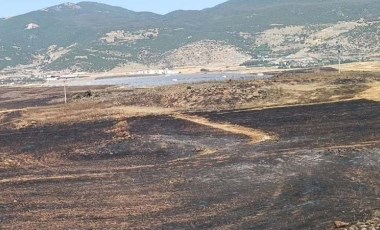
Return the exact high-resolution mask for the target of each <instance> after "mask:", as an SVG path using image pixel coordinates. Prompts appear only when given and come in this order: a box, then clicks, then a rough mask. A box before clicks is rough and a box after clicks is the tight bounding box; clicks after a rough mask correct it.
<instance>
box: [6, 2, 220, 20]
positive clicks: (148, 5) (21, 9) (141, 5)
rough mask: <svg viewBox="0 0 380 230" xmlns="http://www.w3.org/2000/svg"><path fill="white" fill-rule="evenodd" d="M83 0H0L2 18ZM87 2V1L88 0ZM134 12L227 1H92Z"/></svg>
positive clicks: (168, 10) (187, 8) (187, 7)
mask: <svg viewBox="0 0 380 230" xmlns="http://www.w3.org/2000/svg"><path fill="white" fill-rule="evenodd" d="M81 1H83V0H80V1H78V0H71V1H70V0H0V17H10V16H16V15H20V14H24V13H28V12H30V11H34V10H40V9H43V8H46V7H50V6H54V5H58V4H61V3H64V2H73V3H77V2H81ZM86 1H87V0H86ZM91 1H95V2H101V3H105V4H108V5H113V6H121V7H123V8H126V9H129V10H134V11H150V12H154V13H159V14H166V13H169V12H171V11H174V10H179V9H181V10H200V9H204V8H208V7H213V6H215V5H218V4H220V3H222V2H225V1H226V0H91Z"/></svg>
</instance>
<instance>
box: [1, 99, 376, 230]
mask: <svg viewBox="0 0 380 230" xmlns="http://www.w3.org/2000/svg"><path fill="white" fill-rule="evenodd" d="M379 114H380V104H378V103H372V102H368V101H351V102H342V103H334V104H324V105H310V106H297V107H288V108H276V109H266V110H261V111H250V110H245V111H225V112H220V113H203V114H197V115H202V116H205V117H207V118H208V119H211V120H214V121H218V122H230V123H235V124H239V125H244V126H248V127H251V128H255V129H262V130H263V131H266V132H271V133H272V134H276V135H277V136H278V140H272V141H268V142H264V143H261V144H258V145H252V144H250V143H249V140H246V139H244V137H242V136H236V135H230V134H228V133H225V132H221V131H219V130H215V129H209V128H207V127H203V126H199V125H196V124H192V123H191V122H187V121H181V120H177V119H172V118H170V117H166V116H159V117H145V118H130V119H127V123H128V130H129V131H130V132H131V133H132V134H133V136H134V137H133V138H132V139H127V140H114V139H113V138H112V134H110V133H108V132H103V131H104V130H110V129H112V127H113V126H114V125H115V124H116V123H117V121H104V122H103V123H100V124H99V123H93V124H85V125H84V124H83V126H78V127H82V128H79V130H77V129H76V127H75V126H73V127H66V128H65V127H59V128H58V127H55V128H56V131H59V130H60V129H63V130H65V129H67V130H66V131H62V133H61V137H59V138H58V139H54V135H53V134H52V132H50V131H49V130H48V129H46V127H43V128H42V129H41V130H42V131H43V132H46V135H44V136H38V135H35V137H33V136H34V134H33V133H29V134H27V133H25V135H24V136H22V135H21V136H20V135H18V134H10V136H11V137H10V139H7V140H6V139H5V138H4V137H0V138H2V139H1V143H7V144H6V146H8V148H4V147H3V148H2V149H0V150H1V152H4V151H6V149H10V150H8V151H11V150H12V147H13V150H12V151H16V149H18V148H16V147H15V146H17V145H19V146H23V144H24V142H25V144H26V143H31V142H33V141H32V140H33V138H35V140H34V141H35V142H37V141H39V140H40V139H41V138H42V139H43V141H46V143H56V144H57V146H56V147H54V146H55V145H52V149H51V150H48V149H47V147H44V145H43V144H42V145H41V144H39V145H38V148H37V149H39V148H40V149H42V150H44V149H45V151H46V154H48V153H49V152H51V151H58V152H59V151H60V150H61V149H62V145H58V144H59V143H66V144H68V145H69V144H70V143H75V140H77V139H78V140H80V141H81V142H83V143H82V144H77V145H75V146H76V148H77V149H82V150H85V149H86V148H89V146H96V145H97V144H98V143H102V142H104V141H106V142H105V143H107V144H106V145H105V146H104V147H102V148H99V149H97V150H96V149H95V150H93V151H94V153H98V154H95V155H92V154H90V155H87V156H84V157H80V158H75V157H73V156H75V148H73V149H67V151H68V153H66V155H67V156H70V157H69V158H67V159H66V158H65V160H66V161H64V162H62V163H61V164H59V165H47V166H35V167H31V168H24V169H20V168H18V169H3V170H2V171H0V191H1V193H0V194H1V196H0V226H1V227H2V228H4V229H144V228H145V229H329V228H333V221H334V220H343V221H347V222H354V221H357V220H362V219H365V218H367V217H368V216H369V215H370V213H371V212H372V211H373V210H375V209H378V208H379V207H380V199H379V194H380V170H379V169H378V168H379V166H380V143H379V139H380V134H379V132H378V130H379V128H380V127H379V123H380V115H379ZM37 129H38V128H37ZM71 129H75V130H74V131H70V130H71ZM28 131H30V130H28ZM48 131H49V132H48ZM71 132H72V133H71ZM91 132H93V133H94V134H93V136H92V135H91V134H90V133H91ZM70 133H71V134H70ZM74 133H83V135H84V136H83V138H81V137H80V134H78V136H76V134H74ZM66 136H69V137H70V136H72V138H71V139H70V141H69V142H70V143H69V142H64V138H65V137H66ZM24 140H25V141H24ZM46 146H47V144H46ZM203 150H213V151H203ZM33 151H35V150H33ZM12 153H13V152H11V153H9V152H8V153H7V154H12ZM202 153H203V154H202ZM205 153H207V154H205ZM14 154H16V153H14ZM24 154H28V152H24ZM33 154H37V152H34V153H33ZM98 155H101V156H102V157H99V156H98ZM20 177H21V179H23V180H20ZM17 179H19V180H17Z"/></svg>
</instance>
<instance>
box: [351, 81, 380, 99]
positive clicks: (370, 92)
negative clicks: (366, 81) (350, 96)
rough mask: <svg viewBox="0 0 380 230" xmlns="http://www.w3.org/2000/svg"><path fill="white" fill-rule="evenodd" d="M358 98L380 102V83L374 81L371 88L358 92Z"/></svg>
mask: <svg viewBox="0 0 380 230" xmlns="http://www.w3.org/2000/svg"><path fill="white" fill-rule="evenodd" d="M356 98H357V99H366V100H370V101H378V102H380V83H379V82H376V83H374V84H373V85H372V87H371V88H369V89H367V90H366V91H364V92H362V93H360V94H358V95H357V96H356Z"/></svg>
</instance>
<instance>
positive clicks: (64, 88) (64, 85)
mask: <svg viewBox="0 0 380 230" xmlns="http://www.w3.org/2000/svg"><path fill="white" fill-rule="evenodd" d="M66 81H67V78H65V80H64V82H63V91H64V93H65V105H66V104H67V92H66Z"/></svg>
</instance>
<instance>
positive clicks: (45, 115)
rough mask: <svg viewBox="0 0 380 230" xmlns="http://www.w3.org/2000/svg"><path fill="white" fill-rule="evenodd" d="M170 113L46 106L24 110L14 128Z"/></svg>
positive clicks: (82, 105) (91, 104) (87, 105)
mask: <svg viewBox="0 0 380 230" xmlns="http://www.w3.org/2000/svg"><path fill="white" fill-rule="evenodd" d="M170 113H172V110H171V109H165V108H157V107H138V106H113V105H112V104H102V103H99V102H98V103H97V102H86V103H71V104H68V105H66V106H64V105H60V106H47V107H40V108H35V109H34V108H33V109H27V110H24V111H22V113H21V118H20V119H19V120H17V121H15V124H14V125H15V127H16V128H24V127H28V126H31V125H45V124H60V123H77V122H83V121H96V120H102V119H121V118H124V117H132V116H147V115H162V114H170Z"/></svg>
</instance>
